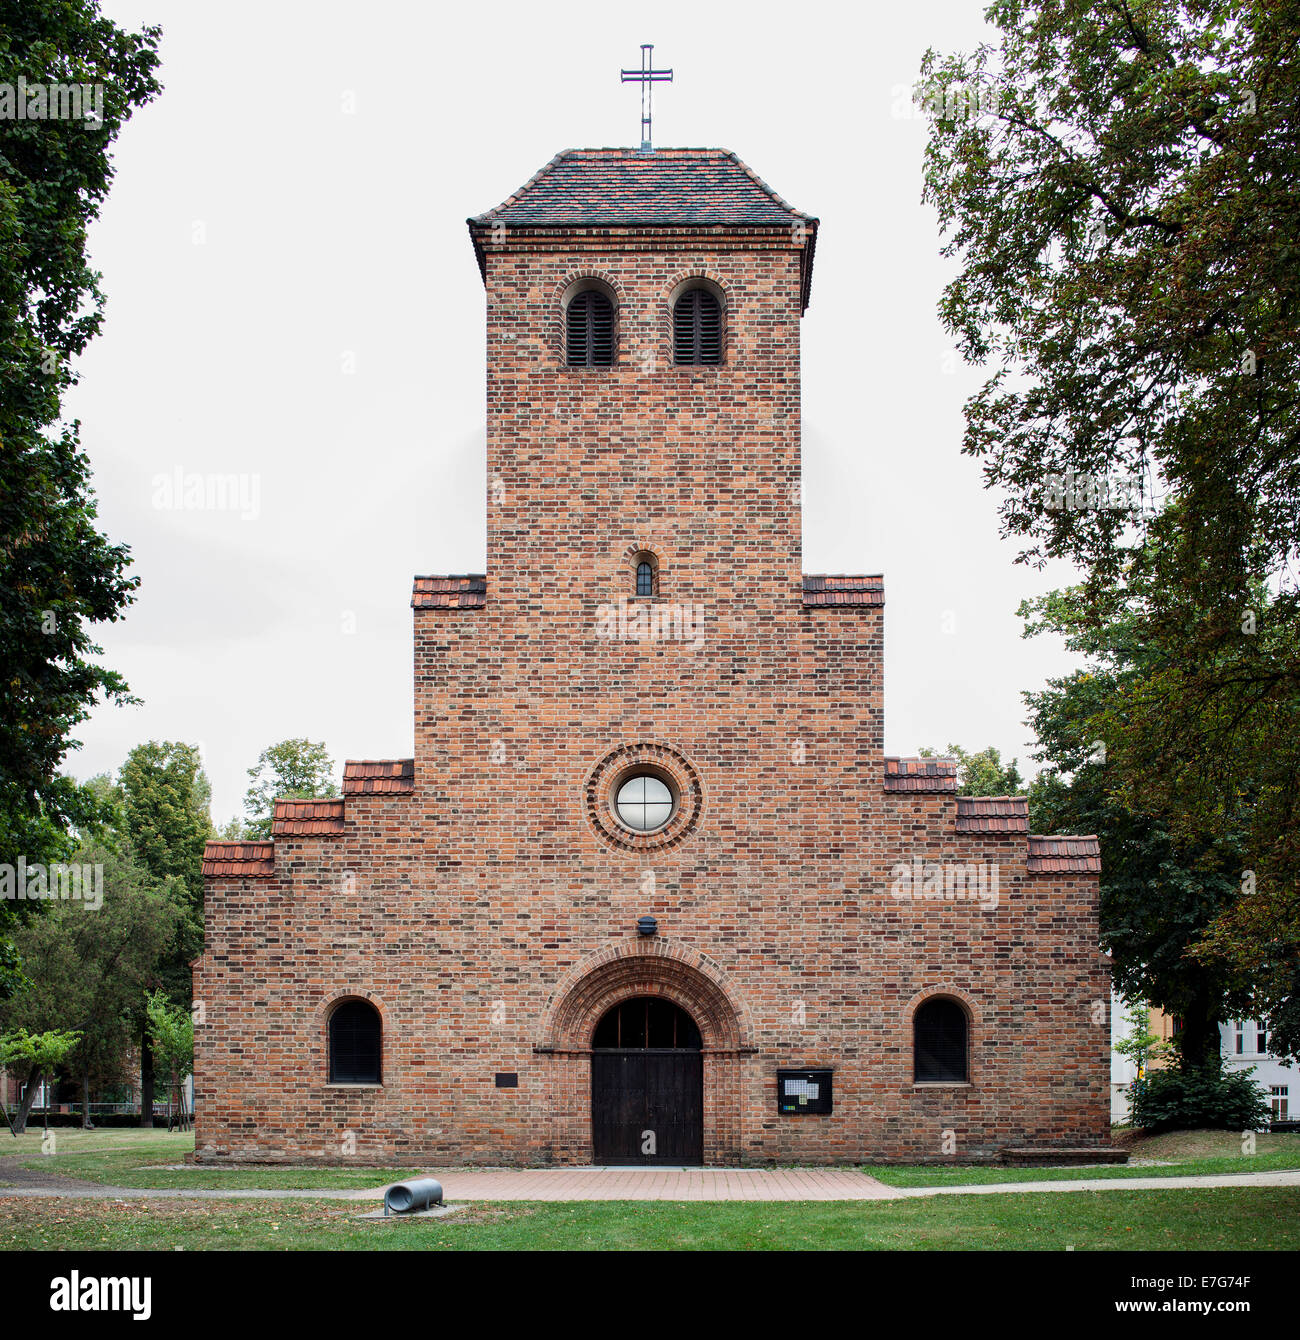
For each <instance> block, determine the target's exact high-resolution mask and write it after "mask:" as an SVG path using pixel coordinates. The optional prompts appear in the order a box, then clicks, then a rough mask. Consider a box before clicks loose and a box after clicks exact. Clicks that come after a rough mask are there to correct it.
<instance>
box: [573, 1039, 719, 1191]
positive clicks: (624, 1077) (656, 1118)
mask: <svg viewBox="0 0 1300 1340" xmlns="http://www.w3.org/2000/svg"><path fill="white" fill-rule="evenodd" d="M591 1134H592V1156H593V1159H594V1161H595V1162H596V1163H603V1164H611V1163H612V1164H641V1163H643V1164H675V1165H680V1164H700V1163H703V1162H704V1057H703V1055H702V1053H701V1052H700V1051H699V1050H698V1049H686V1048H676V1047H635V1048H633V1047H620V1048H609V1049H603V1050H598V1051H593V1052H592V1054H591Z"/></svg>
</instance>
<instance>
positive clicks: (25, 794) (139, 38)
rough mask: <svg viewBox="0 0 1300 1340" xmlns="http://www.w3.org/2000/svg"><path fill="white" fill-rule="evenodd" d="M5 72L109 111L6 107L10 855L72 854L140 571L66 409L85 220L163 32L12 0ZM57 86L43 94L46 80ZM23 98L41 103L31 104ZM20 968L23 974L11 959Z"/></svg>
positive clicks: (94, 278)
mask: <svg viewBox="0 0 1300 1340" xmlns="http://www.w3.org/2000/svg"><path fill="white" fill-rule="evenodd" d="M0 32H3V33H4V41H3V43H0V85H7V86H9V87H10V88H14V89H15V91H16V89H17V86H18V81H19V77H20V76H22V77H23V79H24V80H25V81H26V85H27V92H28V94H29V95H31V92H32V86H36V85H39V86H41V87H42V88H44V89H48V86H49V85H51V84H58V85H64V86H67V85H69V84H74V83H75V84H77V85H87V86H97V87H100V88H102V92H103V104H102V113H103V115H102V118H99V119H97V120H94V121H90V122H88V121H87V120H86V119H85V118H84V117H82V118H80V119H58V118H51V117H48V116H47V117H45V118H44V119H40V118H35V117H29V116H25V115H20V114H19V111H20V109H18V108H16V107H14V108H11V109H9V110H8V111H6V113H5V115H4V116H3V117H0V159H2V160H3V163H4V172H3V175H0V452H3V456H4V469H3V470H0V592H3V599H2V600H0V758H3V759H4V768H3V770H2V771H0V860H2V861H5V862H9V863H13V862H14V861H15V860H16V858H17V857H18V856H19V855H23V856H25V857H26V858H27V859H28V860H29V861H37V862H41V861H46V860H50V859H58V857H59V855H61V854H62V852H63V851H65V850H66V846H67V843H66V836H65V835H66V833H67V830H68V829H69V828H70V827H75V826H77V825H79V824H81V823H82V822H84V821H85V820H86V818H87V817H88V815H89V814H91V813H93V808H94V807H93V800H92V798H91V797H88V796H87V794H86V793H85V792H84V790H83V788H81V787H79V786H78V785H77V784H76V783H75V782H74V781H72V780H71V779H70V778H68V777H65V776H61V775H60V773H59V768H60V765H61V763H62V761H63V759H64V757H65V755H66V754H67V752H68V750H69V749H71V748H73V747H74V746H75V742H74V741H73V739H72V731H73V730H74V729H75V727H76V725H77V723H78V722H80V721H83V720H84V719H85V717H86V716H87V714H88V712H89V709H90V707H91V705H92V704H93V703H94V702H95V701H96V700H97V699H98V698H99V697H100V696H101V695H102V696H104V697H105V698H107V699H109V700H114V701H117V702H126V701H130V699H129V694H128V691H127V687H126V684H125V682H124V681H123V679H122V677H121V676H120V675H119V674H117V673H116V672H115V671H113V670H111V669H109V668H107V667H106V666H104V665H102V664H101V663H100V662H99V661H98V660H97V659H96V657H97V656H98V654H99V650H100V649H99V647H98V646H96V645H95V643H94V641H93V638H92V634H91V629H92V628H93V626H94V625H95V624H98V623H105V622H111V621H113V620H115V619H117V618H119V617H120V615H121V613H122V611H123V609H124V608H125V607H126V605H127V604H128V603H129V602H130V600H131V599H132V592H133V590H134V588H135V585H136V579H135V578H132V577H129V576H128V575H127V571H126V569H127V563H128V555H127V550H126V549H125V547H123V546H121V545H116V544H113V543H111V542H110V541H109V540H108V539H106V538H105V536H104V535H103V534H101V533H100V531H99V530H98V529H97V525H96V509H95V501H94V496H93V493H92V492H91V488H90V464H89V462H88V460H87V459H86V456H85V454H84V453H83V452H82V450H81V448H80V443H79V437H78V431H79V430H78V425H77V424H76V423H72V424H66V423H60V416H61V413H62V405H63V400H64V396H65V394H66V392H67V390H68V388H69V387H70V386H72V384H73V383H74V382H75V381H76V374H75V373H74V372H73V371H72V360H73V359H74V358H75V357H76V356H77V355H79V354H80V353H81V352H82V351H83V350H84V348H85V347H86V345H87V343H88V342H89V340H90V339H91V338H92V337H93V336H94V335H95V334H96V333H97V332H98V330H99V327H100V323H101V320H102V309H103V304H104V296H103V293H102V292H101V291H100V288H99V276H98V275H97V274H96V272H95V271H94V270H93V269H91V267H90V264H89V261H88V258H87V255H86V230H87V226H88V224H89V223H90V222H91V221H92V220H93V219H95V218H96V217H97V216H98V214H99V210H100V207H101V205H102V204H103V201H104V199H105V196H106V195H107V193H108V188H109V184H110V182H111V180H112V175H113V168H112V163H111V159H110V154H109V150H110V147H111V145H112V143H113V141H114V140H115V139H116V138H117V136H118V134H119V133H120V132H121V130H122V127H123V126H124V124H125V123H126V121H127V119H128V118H129V117H130V115H131V113H132V112H133V111H134V110H135V109H136V108H137V107H140V106H142V105H143V104H144V103H146V102H148V101H149V100H150V99H151V98H153V97H154V96H155V95H156V94H157V93H158V92H159V85H158V83H157V81H156V80H155V79H154V70H155V68H156V66H157V63H158V55H157V43H158V30H157V29H156V28H145V29H143V30H142V31H141V32H139V33H129V32H126V31H124V30H122V29H120V28H118V27H116V26H115V25H114V24H112V23H111V22H109V21H108V20H107V19H104V18H103V17H102V16H101V15H100V12H99V7H98V5H97V4H96V3H93V0H19V2H18V3H15V2H14V0H4V3H3V4H0ZM42 96H45V94H43V95H42ZM21 110H22V111H27V110H28V106H25V107H24V108H23V109H21ZM13 920H14V917H13V914H12V909H11V908H10V907H8V906H7V905H4V906H0V993H2V992H4V991H5V990H10V989H12V988H13V986H14V984H15V982H16V980H17V979H16V975H15V973H14V972H13V969H14V967H15V966H16V965H15V964H14V962H13V957H12V953H11V951H9V950H8V949H7V945H8V939H7V936H8V931H9V928H10V926H11V925H12V923H13ZM6 969H7V971H6Z"/></svg>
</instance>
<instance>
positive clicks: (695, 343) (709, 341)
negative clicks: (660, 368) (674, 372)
mask: <svg viewBox="0 0 1300 1340" xmlns="http://www.w3.org/2000/svg"><path fill="white" fill-rule="evenodd" d="M673 361H674V362H675V363H677V364H679V365H685V366H687V367H704V366H707V365H709V364H713V363H721V362H722V303H721V302H719V300H718V295H717V294H716V293H714V292H713V290H712V289H708V288H704V287H703V286H702V285H697V286H696V287H695V288H688V289H687V290H686V292H685V293H683V294H682V295H681V297H680V298H678V299H677V301H676V303H675V304H674V305H673Z"/></svg>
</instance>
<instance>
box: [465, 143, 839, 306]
mask: <svg viewBox="0 0 1300 1340" xmlns="http://www.w3.org/2000/svg"><path fill="white" fill-rule="evenodd" d="M467 222H468V224H469V231H470V236H471V237H472V238H473V240H474V253H475V255H476V256H477V257H478V264H479V270H480V271H481V272H482V273H483V275H484V277H485V278H486V275H487V262H486V256H485V253H484V243H485V239H489V238H490V237H491V236H492V233H491V230H492V228H493V226H494V225H495V226H496V227H497V228H498V229H499V228H500V227H502V226H504V227H505V228H507V229H516V230H523V229H549V228H702V227H714V226H719V227H724V228H781V229H790V230H791V242H792V245H793V244H794V239H795V238H796V236H801V240H802V244H803V276H802V305H803V306H804V307H805V308H806V307H807V306H808V298H809V295H810V291H811V287H812V268H813V253H814V251H815V250H816V246H817V220H816V219H815V218H813V217H812V215H810V214H804V213H802V212H801V211H800V210H797V209H795V208H794V206H793V205H791V204H789V203H788V202H787V201H785V200H783V199H782V198H781V197H780V196H779V195H777V193H776V192H775V191H774V190H773V189H772V188H771V187H770V186H769V185H768V184H767V183H766V182H765V181H763V179H762V178H761V177H759V176H758V174H757V173H756V172H754V171H753V169H752V168H750V167H748V166H747V165H746V164H745V163H743V162H741V160H740V159H739V158H738V157H737V156H736V155H735V154H734V153H732V152H731V151H730V150H728V149H655V150H653V151H646V150H640V149H565V150H563V151H562V152H560V153H558V154H556V155H555V157H554V158H552V159H551V161H550V162H549V163H547V164H546V165H545V166H544V167H543V168H541V169H540V170H539V171H538V172H536V173H534V175H533V176H532V177H530V178H529V179H528V181H526V182H525V183H524V184H523V185H522V186H521V187H520V188H519V189H518V190H517V191H516V192H515V193H514V194H513V195H511V196H509V197H507V198H506V199H505V200H503V201H502V202H501V204H499V205H498V206H497V207H496V208H495V209H490V210H488V211H487V212H486V213H483V214H479V215H477V216H475V217H474V218H471V219H468V220H467Z"/></svg>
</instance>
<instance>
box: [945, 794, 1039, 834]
mask: <svg viewBox="0 0 1300 1340" xmlns="http://www.w3.org/2000/svg"><path fill="white" fill-rule="evenodd" d="M957 831H958V832H959V833H1028V832H1029V797H1028V796H958V797H957Z"/></svg>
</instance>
